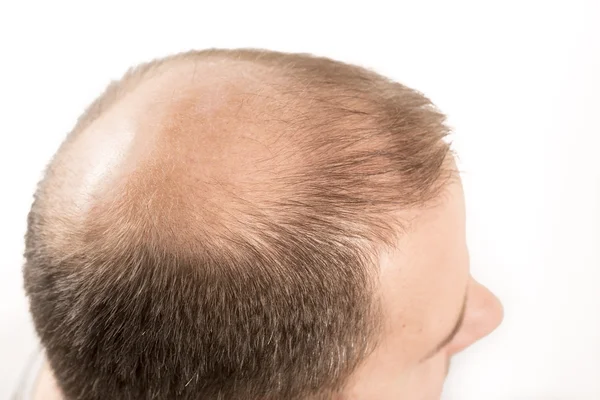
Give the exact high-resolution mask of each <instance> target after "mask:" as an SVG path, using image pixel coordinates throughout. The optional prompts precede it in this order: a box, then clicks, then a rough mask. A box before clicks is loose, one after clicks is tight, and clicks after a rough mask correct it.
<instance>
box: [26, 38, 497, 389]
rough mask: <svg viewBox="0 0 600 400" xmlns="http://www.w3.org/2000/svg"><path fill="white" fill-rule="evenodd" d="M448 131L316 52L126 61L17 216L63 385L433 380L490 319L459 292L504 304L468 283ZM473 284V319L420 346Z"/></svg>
mask: <svg viewBox="0 0 600 400" xmlns="http://www.w3.org/2000/svg"><path fill="white" fill-rule="evenodd" d="M446 134H447V128H446V127H445V125H444V117H443V115H442V114H441V113H439V112H438V111H437V110H436V109H435V108H434V107H433V106H432V104H431V103H430V101H429V100H428V99H427V98H425V97H424V96H423V95H421V94H420V93H417V92H415V91H413V90H411V89H408V88H407V87H405V86H403V85H401V84H399V83H395V82H392V81H390V80H388V79H386V78H384V77H381V76H379V75H377V74H375V73H373V72H370V71H367V70H365V69H362V68H360V67H356V66H351V65H347V64H343V63H340V62H336V61H332V60H329V59H325V58H318V57H312V56H308V55H299V54H283V53H275V52H267V51H255V50H235V51H233V50H231V51H227V50H208V51H203V52H189V53H185V54H180V55H176V56H172V57H168V58H166V59H162V60H157V61H154V62H151V63H149V64H145V65H142V66H140V67H137V68H135V69H133V70H131V71H130V72H128V74H126V76H125V77H124V78H123V79H121V80H120V81H119V82H116V83H114V84H112V85H111V86H109V88H108V89H107V90H106V92H105V93H104V94H103V95H102V96H101V97H100V98H99V99H98V100H96V101H95V102H94V103H93V104H92V105H91V106H90V108H89V109H88V110H87V111H86V112H85V113H84V115H83V116H82V117H81V118H80V120H79V121H78V123H77V125H76V126H75V128H74V129H73V131H72V132H71V133H70V134H69V135H68V137H67V139H66V140H65V142H64V143H63V145H62V146H61V148H60V149H59V151H58V152H57V154H56V155H55V157H54V158H53V160H52V161H51V162H50V165H49V166H48V169H47V171H46V174H45V176H44V178H43V180H42V181H41V183H40V185H39V187H38V190H37V192H36V195H35V201H34V204H33V206H32V209H31V212H30V214H29V220H28V232H27V237H26V252H25V256H26V264H25V268H24V275H25V288H26V291H27V293H28V296H29V298H30V303H31V312H32V315H33V319H34V323H35V327H36V330H37V332H38V334H39V336H40V338H41V341H42V343H43V345H44V347H45V349H46V354H47V357H48V360H49V362H50V365H51V367H52V370H53V373H54V375H55V377H56V380H57V382H58V384H59V386H60V388H61V391H62V392H63V393H64V396H65V398H66V399H76V398H85V399H105V398H114V399H119V398H123V399H130V398H131V399H133V398H136V399H137V398H157V399H162V398H165V399H167V398H181V399H185V398H190V399H196V398H207V399H209V398H210V399H283V398H285V399H329V398H335V397H337V398H344V399H346V398H348V399H349V398H357V399H369V398H377V399H380V400H382V399H385V398H386V397H385V396H393V395H395V394H404V395H405V396H406V395H412V393H416V392H410V393H411V394H409V392H407V390H414V387H415V385H416V384H418V385H419V386H421V389H423V388H422V385H438V386H439V384H441V379H442V378H443V376H442V375H444V373H443V372H444V371H442V372H441V373H440V371H439V369H440V368H442V367H440V365H442V364H443V365H445V362H446V360H447V359H448V357H446V354H449V353H451V351H452V349H453V347H452V346H454V349H458V348H460V347H463V346H464V345H466V344H468V343H470V342H472V341H473V340H474V339H476V338H477V337H478V336H481V335H482V334H485V333H487V331H489V330H490V329H492V328H493V325H494V323H490V322H487V323H486V324H482V323H481V321H482V320H483V319H485V318H483V319H482V318H474V317H472V316H473V315H477V312H475V313H473V312H472V309H473V307H472V305H474V304H475V305H476V304H478V302H482V301H483V302H485V304H486V305H487V306H486V307H484V308H480V309H478V310H479V311H478V312H479V313H480V314H482V310H483V311H485V312H483V315H485V316H489V315H493V314H494V310H495V309H496V308H494V304H495V303H494V302H493V301H492V300H490V299H491V297H490V296H489V295H487V293H485V292H484V291H482V289H481V288H480V287H479V286H477V285H475V284H474V283H469V282H471V280H470V278H469V274H468V260H467V253H466V246H465V244H464V211H463V199H462V189H461V188H460V179H459V177H458V175H457V173H456V171H455V167H454V164H453V162H452V156H451V154H450V152H449V148H448V145H447V144H446V142H445V141H444V140H443V139H444V137H445V136H446ZM465 293H469V294H467V297H466V298H467V306H466V307H465V313H464V314H465V316H466V317H467V318H468V319H465V323H463V325H464V327H465V328H469V329H471V330H472V331H474V332H477V335H473V334H469V335H466V336H465V335H462V336H461V334H460V332H459V335H458V336H457V337H456V340H458V341H459V342H456V341H453V342H452V343H451V344H447V345H444V346H443V348H441V349H439V351H436V352H435V354H434V355H433V356H431V357H429V356H430V354H429V352H430V351H433V348H432V349H429V348H428V346H434V345H436V343H435V342H436V341H440V340H442V339H443V337H440V336H439V335H442V336H443V334H445V333H448V332H443V331H444V330H448V329H452V325H453V324H454V322H456V321H455V320H456V319H457V318H458V315H459V314H460V311H461V309H462V308H463V300H464V298H465ZM481 293H483V294H484V296H481ZM482 299H483V300H482ZM489 305H492V306H489ZM486 318H487V317H486ZM491 320H492V319H490V321H491ZM463 330H464V329H463ZM476 336H477V337H476ZM461 337H462V339H460V338H461ZM460 340H462V341H463V342H464V343H463V342H460ZM461 343H462V344H461ZM421 353H423V354H421ZM424 359H425V360H424ZM378 364H381V365H382V366H383V367H385V369H384V370H382V369H381V368H382V367H378ZM424 370H428V371H424ZM434 381H435V382H434ZM411 385H412V386H411ZM411 387H412V388H411ZM417 390H419V388H417ZM427 390H430V389H427ZM431 390H437V388H434V389H431ZM390 398H391V397H390Z"/></svg>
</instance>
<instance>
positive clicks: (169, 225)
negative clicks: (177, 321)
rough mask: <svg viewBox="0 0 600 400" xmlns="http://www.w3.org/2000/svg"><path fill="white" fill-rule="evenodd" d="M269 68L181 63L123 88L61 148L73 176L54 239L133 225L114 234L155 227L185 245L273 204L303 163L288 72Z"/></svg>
mask: <svg viewBox="0 0 600 400" xmlns="http://www.w3.org/2000/svg"><path fill="white" fill-rule="evenodd" d="M268 71H269V70H268V69H266V68H261V67H260V66H256V65H252V66H249V65H248V63H244V62H239V63H236V62H229V63H227V62H224V61H222V60H220V61H211V60H210V59H209V60H206V61H205V60H200V61H191V60H185V61H177V62H173V65H171V66H170V67H169V68H168V69H165V70H160V71H155V72H154V73H152V74H150V75H149V76H147V77H146V79H145V80H143V81H141V82H139V83H138V85H137V86H136V87H134V88H131V91H130V92H129V93H126V94H124V95H122V97H121V98H120V99H119V100H118V101H116V102H115V103H114V104H111V106H110V107H109V108H108V109H107V110H105V111H104V112H103V113H102V114H101V115H99V116H98V117H97V118H96V119H95V120H94V121H93V122H92V123H90V124H89V125H88V126H87V127H86V128H85V129H83V130H82V131H81V132H79V133H78V134H77V135H76V136H73V137H72V139H71V140H69V141H68V142H67V143H66V144H65V146H64V148H63V150H62V151H61V152H60V154H59V156H58V157H57V162H56V164H55V167H54V168H53V175H54V176H61V177H62V179H60V180H57V182H56V183H57V184H56V185H54V186H53V187H52V189H51V190H49V193H48V196H47V199H48V204H47V206H48V207H50V208H51V209H52V210H53V211H52V212H50V213H49V215H54V216H56V221H55V222H56V223H57V225H54V229H53V232H52V233H49V234H52V235H54V238H55V240H54V241H52V242H53V243H56V245H57V247H58V248H60V250H61V251H64V249H65V247H71V246H73V237H76V238H81V239H84V238H85V237H86V236H88V235H85V234H83V233H84V232H88V233H89V235H92V236H95V235H97V234H98V232H102V231H106V230H108V229H109V227H110V229H112V230H114V229H115V228H117V229H118V228H119V227H121V228H122V229H126V230H127V231H128V232H123V233H122V234H116V235H110V236H108V237H107V238H106V239H108V240H109V241H110V238H115V240H121V238H122V236H123V237H125V236H128V237H130V238H131V237H132V234H133V232H139V233H140V235H144V236H145V240H148V239H151V238H152V235H149V232H155V233H156V235H158V236H159V237H155V238H154V239H156V240H157V241H160V243H161V244H162V245H168V246H179V248H180V249H185V248H187V247H189V242H190V241H197V240H200V239H202V235H201V234H200V233H199V232H198V227H199V226H200V227H202V228H201V231H206V230H207V229H208V230H210V231H211V232H215V231H216V230H218V231H219V232H220V231H223V230H224V229H232V228H233V227H235V228H236V229H242V228H243V227H244V226H248V224H249V223H250V221H249V220H247V216H248V215H256V213H264V212H268V209H269V205H270V204H274V203H275V202H276V201H277V198H278V197H281V196H285V195H286V192H289V189H290V188H289V186H287V185H284V184H282V183H281V182H280V181H278V179H277V177H278V176H281V175H282V174H284V173H285V171H288V172H289V171H290V170H298V168H301V166H302V164H303V162H302V159H303V157H302V156H301V155H300V154H299V152H298V147H297V146H294V145H293V142H292V141H291V140H289V137H288V138H286V135H284V134H283V133H286V132H287V133H288V134H289V133H292V132H291V130H290V126H289V122H288V119H289V120H291V118H293V115H292V114H293V113H292V112H291V111H289V110H290V107H289V103H291V101H290V100H289V99H285V98H284V96H282V95H281V94H280V93H279V92H278V91H277V89H276V88H277V87H279V86H281V85H283V84H284V81H285V80H284V79H283V78H281V77H279V78H277V77H273V76H271V77H267V76H266V73H267V72H268ZM267 82H270V84H269V83H267ZM291 109H293V107H291ZM296 133H297V132H296ZM65 204H70V206H68V207H64V206H65ZM126 220H127V221H136V222H135V225H136V226H135V227H134V228H135V229H133V230H132V227H131V226H130V224H123V223H122V222H123V221H126ZM57 226H59V227H61V229H56V227H57ZM82 229H83V230H82ZM92 232H93V234H92ZM133 236H135V235H133ZM107 245H108V246H110V247H113V246H114V245H115V243H107Z"/></svg>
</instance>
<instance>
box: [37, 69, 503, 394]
mask: <svg viewBox="0 0 600 400" xmlns="http://www.w3.org/2000/svg"><path fill="white" fill-rule="evenodd" d="M186 68H187V69H186ZM171 71H174V72H173V73H172V74H171V75H170V73H165V74H164V75H162V76H161V77H160V78H156V79H153V80H151V81H149V82H148V83H146V84H143V85H141V86H140V87H139V88H138V89H136V90H135V92H134V93H132V94H131V95H129V96H127V97H125V98H124V99H123V100H122V101H120V102H119V103H118V104H116V105H114V106H113V107H111V109H110V110H108V111H107V112H106V113H105V114H104V115H103V116H102V117H101V118H99V119H98V120H97V121H96V122H94V123H93V124H91V125H90V126H89V127H88V128H87V129H86V130H85V131H84V132H82V133H81V134H80V135H79V136H78V137H77V138H76V139H75V140H73V141H71V142H70V143H69V144H68V152H67V153H68V154H69V156H68V157H65V160H64V163H61V165H63V166H66V168H65V171H74V172H72V173H71V176H70V177H69V178H70V179H69V182H70V184H69V186H65V187H62V188H57V189H58V190H59V191H62V196H67V197H68V198H70V199H73V200H74V201H75V203H76V205H77V209H76V210H70V211H69V213H70V214H69V218H71V219H72V220H76V219H77V218H78V217H81V218H82V217H83V216H85V215H86V213H87V212H89V210H90V209H93V207H94V205H95V204H94V202H95V201H97V199H99V198H102V197H103V194H105V193H108V191H109V189H110V188H113V187H115V186H116V184H118V183H119V182H121V180H122V179H123V177H124V176H125V175H126V174H127V173H128V172H130V171H132V170H134V169H135V168H136V167H137V166H139V165H142V164H143V163H144V162H145V160H148V159H152V160H161V157H163V158H164V159H165V160H166V161H165V163H170V162H172V160H173V159H178V158H185V157H190V156H192V155H193V156H194V157H197V160H199V162H202V163H204V164H205V163H206V162H207V161H206V160H211V161H212V162H211V163H210V167H207V168H203V169H202V170H203V171H204V172H202V174H220V175H222V174H223V173H226V172H227V173H229V174H230V176H233V177H239V176H240V175H241V174H246V173H248V176H250V175H251V174H249V172H252V171H251V169H252V163H250V162H248V163H247V164H245V165H239V164H236V160H249V159H251V158H252V154H254V155H256V154H258V152H260V151H265V150H261V148H260V146H253V145H251V144H250V143H245V145H244V146H243V147H239V146H238V147H235V146H229V145H228V138H229V137H231V136H229V134H228V131H227V130H224V129H220V128H218V129H216V130H214V131H213V132H219V135H218V136H216V135H214V134H213V138H214V140H213V141H212V142H211V146H212V147H209V146H208V143H207V142H206V139H204V140H205V141H204V142H201V143H195V142H194V140H198V139H193V138H192V139H189V140H190V142H187V143H181V142H180V140H179V138H177V140H176V141H174V139H173V138H170V137H168V136H164V135H163V136H161V135H158V134H156V133H153V132H152V130H149V129H148V127H149V126H158V125H160V124H161V123H162V122H161V120H159V119H157V118H161V115H157V113H156V111H155V110H156V108H155V107H156V104H160V101H161V100H160V99H161V98H162V99H163V100H164V101H170V104H171V105H172V107H173V109H174V110H176V112H177V114H178V115H182V110H185V109H186V108H187V107H188V106H189V98H190V97H189V93H190V92H189V90H191V89H190V88H193V82H192V81H190V80H189V79H186V80H183V81H182V80H181V77H182V76H184V77H190V76H192V79H193V76H195V74H196V73H198V76H202V75H204V74H201V73H200V72H199V71H196V68H195V67H194V69H193V71H192V70H191V69H190V68H189V67H185V66H183V67H182V69H179V70H175V69H173V70H171ZM192 73H193V74H194V75H191V74H192ZM204 76H206V75H204ZM202 82H204V81H202ZM202 82H201V83H199V85H205V84H206V83H202ZM197 89H198V90H203V89H205V88H203V87H200V86H199V87H198V88H197ZM229 89H230V88H228V87H219V88H218V90H220V94H219V96H216V97H215V98H213V99H208V100H206V101H204V102H201V103H200V104H197V105H195V106H196V107H197V108H198V107H200V108H201V112H202V113H203V114H207V113H209V114H210V113H211V112H214V113H215V114H214V117H215V121H218V120H221V121H222V120H223V119H224V118H225V117H226V115H223V114H222V113H223V110H227V104H226V102H227V100H228V99H229V100H233V101H235V98H232V97H231V96H232V95H230V94H229ZM177 93H179V94H181V97H180V101H177V99H176V97H177ZM205 97H206V96H205ZM148 99H158V100H152V101H153V103H149V101H150V100H148ZM223 102H225V103H223ZM163 104H164V103H163ZM197 108H196V109H197ZM211 110H212V111H211ZM235 112H237V113H239V112H240V111H239V109H236V110H235ZM162 117H164V118H167V120H168V118H169V116H168V115H164V116H162ZM162 121H164V120H162ZM177 121H178V122H176V123H179V124H185V123H186V122H185V120H183V119H181V118H179V119H177ZM195 121H197V120H191V122H192V123H196V122H195ZM194 127H195V128H196V129H195V132H197V130H198V129H200V128H199V127H197V126H196V125H194ZM175 128H177V129H179V130H180V131H185V130H187V129H186V127H185V126H182V125H179V126H175ZM213 128H214V125H212V124H211V122H210V121H209V122H208V123H207V125H206V126H204V127H202V129H208V130H209V131H210V130H212V129H213ZM172 131H173V129H171V132H172ZM233 131H235V130H233ZM233 131H232V132H233ZM260 131H261V130H260V129H256V135H259V134H260ZM246 132H247V134H248V135H251V136H254V135H255V134H254V129H253V128H249V129H246ZM196 137H197V136H196ZM208 137H210V135H208ZM217 138H218V139H217ZM182 140H187V139H185V138H183V139H182ZM238 142H239V141H238ZM161 149H162V150H161ZM189 149H193V151H192V150H190V151H188V150H189ZM202 149H204V151H205V152H204V153H203V150H202ZM161 151H162V152H161ZM248 152H250V153H252V154H250V155H249V156H248ZM149 156H151V157H149ZM249 157H250V158H249ZM215 160H216V161H215ZM74 164H75V165H74ZM144 165H147V164H144ZM169 165H171V164H169ZM60 168H62V167H60ZM60 168H59V169H58V170H57V172H58V173H61V174H63V173H66V172H61V170H60ZM163 170H164V168H163ZM169 171H171V172H170V173H172V174H173V175H172V176H169V178H170V179H175V180H176V179H192V178H190V177H189V176H190V174H191V173H192V174H193V172H190V169H189V168H188V169H183V170H181V171H179V170H178V169H177V166H176V165H175V164H173V167H172V168H171V169H169ZM180 173H181V174H180ZM200 178H206V177H205V176H200ZM148 179H150V178H148ZM140 182H143V177H142V179H140ZM186 186H187V187H189V185H186ZM140 187H142V186H140ZM133 195H134V196H135V192H133ZM191 195H196V194H195V193H192V194H191ZM197 195H203V194H202V193H198V194H197ZM156 201H157V202H159V201H160V198H158V197H157V200H156ZM57 204H58V203H57ZM61 212H64V210H61V209H60V207H57V208H56V213H57V214H58V213H61ZM403 213H404V215H403V217H408V220H410V221H412V222H411V226H410V229H409V233H407V234H404V235H400V239H399V242H398V243H397V244H396V246H395V247H394V250H389V251H385V252H382V253H381V258H380V260H379V261H380V268H381V269H380V291H379V295H380V296H381V298H382V304H383V307H384V312H385V315H386V324H385V331H384V334H383V336H382V339H381V341H380V343H379V345H378V347H377V348H376V350H375V351H374V352H373V353H372V354H371V355H370V356H369V357H368V358H367V359H366V360H365V362H364V363H363V364H362V365H361V366H360V367H359V368H358V369H357V370H356V371H355V373H354V374H353V375H352V376H351V378H350V380H349V382H348V385H347V386H346V388H345V391H344V392H343V393H342V394H340V395H339V396H338V397H337V399H336V400H354V399H356V400H359V399H360V400H369V399H374V400H375V399H376V400H387V399H390V400H391V399H399V398H401V399H405V400H434V399H438V398H439V396H440V393H441V390H442V386H443V382H444V379H445V377H446V375H447V372H448V366H449V362H450V358H451V357H452V356H453V355H454V354H456V353H457V352H459V351H461V350H463V349H464V348H466V347H468V346H470V345H472V344H473V343H475V342H476V341H477V340H479V339H481V338H482V337H484V336H486V335H487V334H489V333H490V332H492V331H493V330H494V329H495V328H496V327H497V326H498V325H499V324H500V322H501V320H502V315H503V312H502V307H501V305H500V303H499V301H498V299H496V298H495V297H494V296H493V295H492V294H491V293H490V292H489V291H488V290H487V289H486V288H485V287H483V286H482V285H480V284H479V283H477V282H476V281H475V280H474V279H473V278H472V277H471V276H470V272H469V256H468V250H467V245H466V237H465V204H464V195H463V189H462V185H461V182H460V179H459V178H456V179H453V180H452V181H451V182H450V183H449V184H448V185H447V187H445V190H444V191H443V193H442V195H441V196H440V198H439V199H438V201H437V202H435V204H434V205H432V206H430V207H427V208H424V209H421V210H414V211H410V212H408V213H407V212H406V211H403ZM169 216H170V217H173V218H177V215H176V211H174V212H173V213H170V214H169ZM405 220H406V218H405ZM184 222H185V221H181V223H182V224H183V223H184ZM180 225H181V224H180ZM58 240H60V237H59V239H58ZM174 240H175V239H174ZM176 240H179V239H176ZM173 244H174V245H185V243H175V242H174V243H173ZM55 245H56V246H57V247H61V243H56V244H55ZM459 320H460V329H458V330H457V331H456V335H454V336H453V337H452V338H451V340H446V339H448V336H449V335H450V333H452V332H453V331H455V327H456V326H457V322H459ZM441 342H444V345H443V346H441V347H440V346H439V345H440V343H441ZM446 342H447V343H446ZM36 393H37V394H36V399H45V400H48V399H60V393H59V390H58V389H57V387H56V383H55V382H54V380H53V379H52V373H51V371H50V369H49V368H48V366H46V367H45V368H44V370H43V372H42V374H41V376H40V379H39V381H38V390H37V392H36Z"/></svg>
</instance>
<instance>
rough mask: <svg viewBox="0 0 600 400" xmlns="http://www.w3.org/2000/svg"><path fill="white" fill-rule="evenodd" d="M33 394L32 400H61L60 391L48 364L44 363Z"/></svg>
mask: <svg viewBox="0 0 600 400" xmlns="http://www.w3.org/2000/svg"><path fill="white" fill-rule="evenodd" d="M33 393H34V395H33V399H34V400H62V396H61V394H60V390H59V389H58V385H57V384H56V380H55V379H54V375H53V374H52V370H51V369H50V365H48V362H44V366H43V367H42V370H41V371H40V375H39V376H38V379H37V382H36V386H35V390H34V392H33Z"/></svg>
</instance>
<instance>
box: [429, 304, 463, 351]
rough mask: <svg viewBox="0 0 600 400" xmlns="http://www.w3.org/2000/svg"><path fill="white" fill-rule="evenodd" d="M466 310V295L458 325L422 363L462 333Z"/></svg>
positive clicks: (457, 321)
mask: <svg viewBox="0 0 600 400" xmlns="http://www.w3.org/2000/svg"><path fill="white" fill-rule="evenodd" d="M466 308H467V295H466V294H465V297H464V300H463V305H462V307H461V310H460V314H459V316H458V318H457V320H456V324H454V328H452V330H451V331H450V333H449V334H448V335H446V337H445V338H444V339H443V340H442V341H441V342H440V343H439V344H438V345H437V346H435V348H434V349H433V350H432V351H430V352H429V353H427V355H426V356H425V357H423V359H422V360H421V361H425V360H427V359H428V358H430V357H432V356H433V355H434V354H436V353H437V352H438V351H440V350H441V349H443V348H444V347H446V345H448V343H450V342H451V341H452V340H453V339H454V337H455V336H456V334H457V333H458V331H460V328H461V327H462V324H463V321H464V320H465V309H466Z"/></svg>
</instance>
